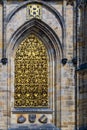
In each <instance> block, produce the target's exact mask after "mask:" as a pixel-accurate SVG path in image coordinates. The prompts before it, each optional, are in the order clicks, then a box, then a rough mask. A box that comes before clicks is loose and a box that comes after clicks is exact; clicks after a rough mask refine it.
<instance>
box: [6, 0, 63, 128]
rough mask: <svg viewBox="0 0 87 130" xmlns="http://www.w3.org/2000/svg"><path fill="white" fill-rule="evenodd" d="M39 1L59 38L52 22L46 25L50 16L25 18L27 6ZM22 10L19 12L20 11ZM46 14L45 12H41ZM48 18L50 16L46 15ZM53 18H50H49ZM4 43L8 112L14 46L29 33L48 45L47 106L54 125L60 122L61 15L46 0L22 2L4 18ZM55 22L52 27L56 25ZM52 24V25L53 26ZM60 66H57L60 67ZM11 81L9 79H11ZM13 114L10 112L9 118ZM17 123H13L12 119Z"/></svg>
mask: <svg viewBox="0 0 87 130" xmlns="http://www.w3.org/2000/svg"><path fill="white" fill-rule="evenodd" d="M29 3H30V4H31V3H32V4H40V5H42V8H43V9H44V10H47V11H48V12H49V14H51V15H52V16H53V18H54V21H56V24H55V25H56V26H57V25H58V28H60V29H59V31H60V32H59V31H58V33H60V34H61V37H62V39H63V40H62V39H61V37H60V36H58V33H57V32H56V31H55V30H54V27H53V25H51V24H49V22H50V20H49V19H46V21H45V19H44V20H43V19H41V20H40V19H36V18H33V19H31V20H28V21H27V20H26V13H25V12H26V5H28V4H29ZM23 10H25V12H24V13H23V16H22V15H20V17H21V19H19V18H20V17H19V14H20V12H21V11H23ZM21 13H22V12H21ZM43 15H46V14H43ZM47 17H49V16H47ZM51 20H53V19H51ZM6 23H7V25H6V28H7V31H6V45H4V56H5V57H7V58H8V70H9V69H10V75H11V77H8V89H11V99H10V100H11V102H10V106H11V111H13V109H14V56H15V52H16V49H17V47H18V46H19V44H20V43H21V42H22V41H23V40H24V39H25V38H26V37H28V36H29V35H30V34H34V35H35V36H37V37H38V38H39V39H40V40H41V41H42V42H43V44H44V46H45V47H46V48H47V51H48V55H49V80H50V85H49V90H48V91H49V107H50V109H51V110H52V111H53V113H52V120H53V123H55V124H56V125H57V126H59V125H60V120H57V119H60V113H61V112H60V113H59V114H57V113H58V112H59V111H60V101H57V98H58V96H57V95H58V92H59V91H58V90H59V87H60V86H61V79H60V77H61V59H62V58H63V57H64V45H65V43H64V38H65V32H64V30H65V25H64V20H63V17H62V16H61V15H60V13H59V12H58V11H57V10H56V9H55V8H53V7H51V6H50V5H48V4H46V3H45V2H38V1H33V2H31V1H30V2H24V3H23V4H21V5H19V6H18V7H16V8H15V9H14V10H13V11H11V12H10V13H9V14H8V15H7V18H6ZM55 25H54V26H55ZM56 26H55V27H56ZM59 67H60V69H59ZM10 80H11V82H10ZM14 116H15V115H14V114H13V113H11V118H16V117H14ZM12 123H14V120H11V124H12ZM15 123H16V122H15Z"/></svg>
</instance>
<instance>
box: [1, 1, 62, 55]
mask: <svg viewBox="0 0 87 130" xmlns="http://www.w3.org/2000/svg"><path fill="white" fill-rule="evenodd" d="M28 4H39V5H41V6H42V19H41V21H43V22H44V23H46V24H47V25H49V26H50V27H51V29H53V30H54V33H55V34H56V35H57V36H58V37H59V40H60V42H61V46H62V50H63V55H64V53H65V52H64V50H65V48H64V46H65V23H64V19H63V17H62V15H61V14H60V13H59V11H58V10H56V9H55V8H54V7H52V6H51V5H49V4H47V3H45V2H39V1H27V2H23V3H22V4H21V5H19V6H18V5H15V4H14V7H15V8H14V9H13V10H12V11H8V12H9V13H7V16H6V30H5V31H6V43H5V45H4V52H3V53H4V57H5V56H6V49H7V48H8V47H9V44H10V40H11V39H12V36H13V34H14V33H15V32H16V30H18V29H19V28H20V27H21V26H22V25H23V24H24V23H26V22H29V20H27V19H26V11H27V10H26V7H27V5H28ZM6 6H7V7H8V4H7V5H6ZM60 12H61V11H60ZM21 14H22V15H21ZM64 57H65V56H64Z"/></svg>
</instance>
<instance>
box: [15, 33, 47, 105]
mask: <svg viewBox="0 0 87 130" xmlns="http://www.w3.org/2000/svg"><path fill="white" fill-rule="evenodd" d="M14 99H15V100H14V106H15V107H45V106H48V58H47V50H46V48H45V46H44V44H43V43H42V42H41V41H40V40H39V39H38V38H37V37H36V36H35V35H33V34H32V35H29V37H27V38H26V39H25V40H24V41H23V42H22V43H21V44H20V45H19V46H18V49H17V51H16V56H15V93H14Z"/></svg>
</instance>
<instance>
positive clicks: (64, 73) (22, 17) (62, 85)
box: [0, 0, 87, 130]
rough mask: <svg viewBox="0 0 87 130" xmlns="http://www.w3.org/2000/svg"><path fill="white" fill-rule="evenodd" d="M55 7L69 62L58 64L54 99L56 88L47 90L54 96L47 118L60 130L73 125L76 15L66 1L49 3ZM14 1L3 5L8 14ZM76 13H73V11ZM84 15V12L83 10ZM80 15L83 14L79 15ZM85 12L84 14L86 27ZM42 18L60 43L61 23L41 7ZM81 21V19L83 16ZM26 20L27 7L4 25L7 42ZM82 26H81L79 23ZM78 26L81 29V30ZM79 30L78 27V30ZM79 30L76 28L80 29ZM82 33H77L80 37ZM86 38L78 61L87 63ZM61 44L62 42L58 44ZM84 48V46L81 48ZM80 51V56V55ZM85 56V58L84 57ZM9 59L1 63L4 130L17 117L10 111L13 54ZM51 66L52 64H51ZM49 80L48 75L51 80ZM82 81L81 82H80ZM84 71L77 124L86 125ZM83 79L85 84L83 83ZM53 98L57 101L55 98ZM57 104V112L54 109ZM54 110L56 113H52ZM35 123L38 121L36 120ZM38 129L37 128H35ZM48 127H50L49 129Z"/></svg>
mask: <svg viewBox="0 0 87 130" xmlns="http://www.w3.org/2000/svg"><path fill="white" fill-rule="evenodd" d="M48 3H50V4H51V5H52V6H53V7H54V8H56V9H57V10H58V11H59V12H60V14H61V15H62V16H63V17H64V19H65V25H66V28H65V30H66V32H65V33H66V38H65V43H66V44H65V48H64V49H65V50H64V53H65V55H64V56H65V57H66V58H67V59H68V62H67V64H66V65H65V66H63V65H62V64H61V61H59V63H58V69H59V71H58V72H59V77H56V78H57V79H58V80H57V82H56V84H57V85H56V90H57V91H56V98H54V96H55V95H54V92H55V89H54V88H51V89H49V92H50V94H51V95H53V99H51V98H50V99H49V100H50V104H49V106H50V107H51V108H52V109H53V111H54V113H53V114H50V115H47V117H48V118H49V123H50V122H53V123H54V124H56V126H57V127H58V128H61V129H62V130H74V128H75V77H74V76H75V68H74V66H73V64H72V58H73V52H74V48H73V47H74V46H73V42H74V41H73V38H74V34H73V33H75V32H73V31H74V29H73V28H75V25H73V21H74V20H75V17H74V16H73V6H71V5H68V6H66V0H64V1H63V2H48ZM18 5H19V4H18V2H17V3H14V4H12V3H8V4H7V5H6V12H7V15H8V14H9V13H10V12H11V11H12V10H13V9H14V8H16V7H17V6H18ZM74 13H75V12H74ZM85 15H86V13H85ZM81 17H82V15H81ZM0 18H1V19H0V58H1V57H2V7H1V5H0ZM86 19H87V15H86V17H85V26H87V25H86V21H87V20H86ZM42 20H43V21H44V22H46V24H48V25H49V26H50V27H51V28H52V29H53V30H54V32H55V33H56V34H57V35H58V36H59V38H60V41H61V42H62V39H63V37H62V32H61V26H60V24H59V23H58V21H57V19H56V17H55V16H54V15H53V14H52V13H50V12H49V11H48V10H47V8H43V9H42ZM83 20H84V19H83ZM25 22H26V8H23V9H22V10H20V11H18V12H17V13H16V15H14V16H13V17H12V19H11V21H10V22H9V23H8V25H7V30H6V43H7V45H8V43H9V40H10V38H11V37H12V34H13V33H14V32H15V31H16V30H17V29H18V28H19V27H20V26H21V25H22V24H23V23H25ZM81 27H82V28H83V26H82V25H81ZM82 28H81V29H82ZM81 29H80V30H81ZM80 30H79V31H80ZM82 33H83V32H80V34H79V35H80V36H81V34H82ZM86 34H87V29H85V37H86ZM86 41H87V39H85V45H84V43H83V42H82V41H80V42H79V43H78V45H79V50H80V52H81V53H80V55H79V56H80V58H81V62H80V64H81V63H84V62H87V56H86V55H85V54H84V50H85V53H86V49H87V44H86ZM61 44H62V43H61ZM82 47H84V48H82ZM81 54H82V55H81ZM84 55H85V59H84ZM7 58H8V64H7V65H6V66H4V65H2V64H1V63H0V130H7V129H8V128H9V130H10V127H13V126H15V125H17V117H18V114H14V113H12V112H11V111H12V110H13V108H14V56H11V57H9V55H8V56H7ZM50 67H51V68H52V65H51V66H50ZM51 80H52V79H51V78H50V81H51ZM83 80H84V81H83ZM86 80H87V72H82V73H80V74H78V104H77V105H78V125H80V126H82V125H83V126H85V125H86V124H87V96H86V94H87V81H86ZM83 82H84V83H83ZM53 85H54V83H53ZM55 99H56V101H55ZM55 105H56V112H55V109H54V108H55ZM55 113H56V114H55ZM40 116H41V115H40V114H37V119H38V118H40ZM25 117H26V118H27V122H26V124H27V123H28V114H27V113H25ZM36 123H38V121H36ZM38 130H39V129H38ZM49 130H51V129H49Z"/></svg>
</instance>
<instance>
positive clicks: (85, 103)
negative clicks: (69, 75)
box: [77, 6, 87, 128]
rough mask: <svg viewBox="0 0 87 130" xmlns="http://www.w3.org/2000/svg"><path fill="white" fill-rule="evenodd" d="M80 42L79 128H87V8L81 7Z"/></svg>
mask: <svg viewBox="0 0 87 130" xmlns="http://www.w3.org/2000/svg"><path fill="white" fill-rule="evenodd" d="M79 10H80V14H79V16H80V22H79V23H80V25H79V38H78V39H79V41H78V48H79V49H78V55H79V56H78V58H79V63H78V68H79V69H78V71H77V73H78V126H79V127H82V128H84V127H87V53H86V51H87V30H86V26H87V16H86V15H87V7H85V6H81V8H80V9H79Z"/></svg>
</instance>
